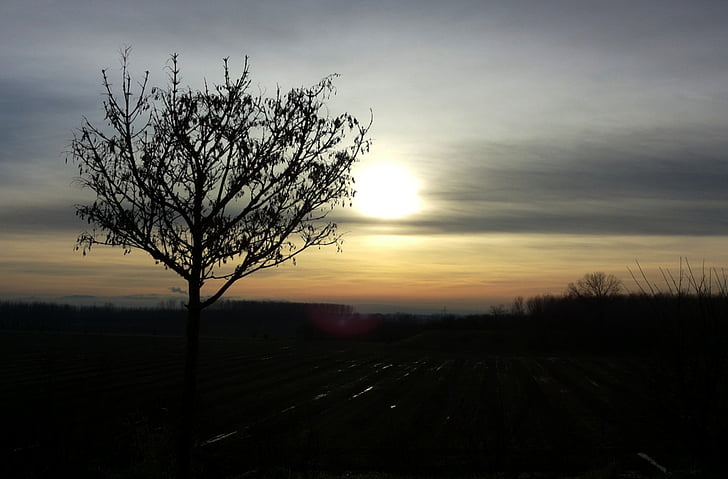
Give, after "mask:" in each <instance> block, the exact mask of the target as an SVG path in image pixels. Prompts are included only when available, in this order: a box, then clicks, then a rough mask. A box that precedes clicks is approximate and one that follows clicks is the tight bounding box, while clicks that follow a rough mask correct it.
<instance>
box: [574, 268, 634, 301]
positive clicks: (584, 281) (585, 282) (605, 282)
mask: <svg viewBox="0 0 728 479" xmlns="http://www.w3.org/2000/svg"><path fill="white" fill-rule="evenodd" d="M621 292H622V281H620V280H619V279H618V278H617V277H616V276H614V275H613V274H606V273H603V272H601V271H598V272H596V273H587V274H585V275H584V277H583V278H581V279H580V280H579V281H577V282H576V283H569V286H568V287H567V294H569V295H570V296H574V297H577V298H599V299H601V298H610V297H613V296H617V295H618V294H619V293H621Z"/></svg>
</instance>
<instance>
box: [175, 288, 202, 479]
mask: <svg viewBox="0 0 728 479" xmlns="http://www.w3.org/2000/svg"><path fill="white" fill-rule="evenodd" d="M201 309H202V308H201V302H200V287H199V286H197V285H193V284H192V282H190V284H189V304H188V305H187V330H186V335H185V337H186V347H185V372H184V386H183V390H182V410H181V411H180V418H179V421H180V422H179V437H178V444H177V447H178V449H177V476H178V477H179V478H180V479H189V478H191V477H192V467H191V466H192V446H193V434H192V431H193V427H194V423H195V396H196V393H197V356H198V351H199V336H200V312H201Z"/></svg>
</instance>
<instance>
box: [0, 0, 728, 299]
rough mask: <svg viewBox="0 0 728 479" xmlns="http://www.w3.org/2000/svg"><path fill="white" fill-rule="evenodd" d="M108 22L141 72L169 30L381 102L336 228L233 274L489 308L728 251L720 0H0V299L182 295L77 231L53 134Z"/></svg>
mask: <svg viewBox="0 0 728 479" xmlns="http://www.w3.org/2000/svg"><path fill="white" fill-rule="evenodd" d="M124 46H131V47H132V55H131V65H132V71H133V73H135V74H137V75H139V74H142V73H143V72H144V71H145V70H149V71H150V72H151V83H152V84H156V85H164V83H165V81H166V73H165V70H164V67H165V65H166V62H167V60H168V58H169V55H170V54H171V53H173V52H177V53H179V55H180V63H181V69H182V74H183V79H184V82H185V83H186V84H189V85H191V86H192V87H199V86H200V85H202V83H203V80H204V79H207V80H208V81H210V82H212V83H215V82H218V81H221V79H222V77H221V65H222V58H224V57H230V62H231V65H232V67H233V72H234V73H240V72H241V65H242V62H243V59H244V56H245V55H248V56H249V57H250V69H251V74H252V78H253V82H254V84H255V85H256V88H258V87H259V88H260V89H261V90H264V91H268V92H272V91H274V89H275V87H276V85H280V86H281V87H282V88H284V89H287V88H290V87H293V86H302V85H311V84H314V83H316V82H317V81H318V80H319V79H321V78H322V77H323V76H325V75H327V74H330V73H334V72H336V73H339V74H340V75H341V76H340V77H339V78H338V79H337V80H336V87H337V95H336V97H335V98H333V100H332V101H331V103H330V110H331V112H332V113H340V112H343V111H348V112H350V113H352V114H354V115H356V116H358V117H360V118H361V119H367V118H368V115H369V109H370V108H371V110H372V111H373V112H374V124H373V127H372V130H371V137H372V139H373V141H374V143H373V145H372V150H371V152H370V154H368V155H366V156H364V157H363V158H362V161H361V162H360V163H359V164H358V165H357V167H356V170H355V174H356V175H357V177H360V178H362V184H361V186H362V191H361V195H360V197H359V200H358V201H355V205H354V206H355V207H354V208H353V209H348V210H342V211H339V212H337V213H336V215H335V219H336V220H337V222H338V223H339V225H340V230H341V231H343V232H346V237H345V243H344V247H343V251H342V252H341V253H337V252H336V251H335V249H322V250H320V251H318V250H316V251H311V252H307V253H306V254H303V255H302V256H300V258H299V260H298V263H297V265H296V266H293V265H286V266H281V267H279V268H277V269H273V270H269V271H266V272H261V273H258V274H256V275H254V276H251V277H249V278H246V279H243V280H241V281H240V282H239V283H238V284H237V285H236V286H235V287H234V288H232V289H231V290H230V292H229V293H228V295H227V297H229V298H242V299H276V300H289V301H312V302H313V301H315V302H319V301H325V302H344V303H349V304H354V305H358V307H359V308H360V309H361V310H369V311H371V310H387V311H392V310H403V311H428V312H437V311H442V310H444V309H447V310H448V311H454V312H465V311H472V312H478V311H481V312H484V311H487V310H488V309H489V307H490V306H491V305H494V304H498V303H506V304H508V303H510V302H511V300H512V299H513V297H515V296H517V295H522V296H526V297H528V296H532V295H535V294H540V293H547V292H550V293H561V292H563V291H564V289H565V287H566V285H567V283H568V282H570V281H574V280H576V279H578V278H579V277H581V276H582V275H584V274H585V273H588V272H593V271H604V272H607V273H612V274H615V275H616V276H617V277H619V278H621V279H623V280H624V281H625V284H626V285H627V286H628V287H630V288H634V283H633V282H632V281H631V279H630V277H629V274H628V271H627V267H632V266H633V265H634V264H635V260H638V261H639V262H640V263H641V264H642V266H643V267H645V268H646V270H647V271H648V272H650V274H654V275H655V276H654V280H655V281H658V280H659V279H660V278H659V276H658V273H657V270H656V268H657V267H658V266H661V267H666V268H671V269H676V268H677V265H678V259H679V258H680V257H681V256H682V257H687V258H688V259H689V260H690V261H691V262H692V264H693V265H694V266H697V267H699V266H700V264H701V263H702V262H703V261H705V263H706V264H707V265H710V266H715V267H719V268H720V267H724V266H728V2H725V1H722V0H721V1H687V0H685V1H670V0H663V1H638V0H630V1H609V2H605V1H599V2H597V1H560V0H554V1H539V0H534V1H519V0H511V1H502V2H496V1H486V0H482V1H459V0H450V1H440V2H434V1H397V2H391V1H377V2H375V1H365V0H362V1H358V2H347V1H341V0H339V1H306V2H294V1H265V2H263V1H237V0H227V1H214V0H213V1H205V2H201V1H198V2H189V1H172V0H164V1H148V0H145V1H137V0H130V1H126V2H101V1H90V0H89V1H81V0H64V1H60V0H59V1H52V0H45V1H40V0H38V1H36V0H3V1H2V3H0V299H18V298H20V299H35V300H57V301H82V300H83V301H86V302H99V303H101V302H106V301H112V302H114V303H116V304H138V303H139V302H146V303H148V304H156V303H158V302H159V300H160V299H163V298H172V297H174V298H180V299H182V298H183V295H182V293H181V292H182V291H184V289H185V284H184V282H183V281H182V280H181V279H180V278H178V277H176V276H175V275H174V273H171V272H168V271H165V270H164V269H163V268H161V267H159V266H155V265H154V262H153V261H152V260H151V259H150V258H149V257H148V256H147V255H146V254H145V253H143V252H140V251H135V252H133V253H132V254H131V255H128V256H124V255H123V254H122V251H121V250H118V249H103V248H97V249H95V250H94V251H93V252H92V253H91V255H90V256H87V257H82V255H81V254H80V253H78V252H75V251H74V250H73V247H74V243H75V238H76V236H77V235H78V234H79V233H80V232H81V231H82V229H83V228H84V224H82V223H81V222H80V221H79V220H78V219H77V218H76V217H75V216H74V208H73V205H74V204H76V203H79V202H82V201H85V200H87V199H88V198H89V196H88V192H84V191H82V190H81V189H79V188H78V186H77V185H76V184H74V175H75V174H76V173H77V171H76V169H75V168H73V166H71V165H66V164H65V158H66V151H67V150H68V147H69V144H70V140H71V138H72V136H73V131H74V130H75V129H76V128H78V127H80V126H81V122H82V118H83V117H84V116H86V117H88V118H89V119H90V120H91V121H92V122H93V121H96V120H99V119H100V118H101V117H102V116H101V114H102V109H101V108H102V106H101V101H102V97H101V92H102V85H101V75H100V71H101V69H103V68H108V69H109V70H110V73H111V77H112V79H113V78H115V77H114V75H115V74H117V73H118V71H119V52H120V50H121V49H122V48H123V47H124ZM379 168H383V169H384V170H379ZM382 171H384V173H382ZM372 175H373V176H374V177H375V178H379V179H383V178H394V179H397V181H395V183H396V185H397V186H399V188H397V192H396V193H397V194H394V196H389V195H390V192H387V191H374V192H373V191H372V189H371V187H370V188H369V190H368V191H365V190H366V186H367V181H366V178H367V177H371V176H372ZM375 185H377V187H379V188H383V189H385V190H386V189H387V185H388V182H386V181H383V180H382V181H379V182H375ZM408 192H409V193H408ZM397 195H399V196H397ZM377 198H379V199H381V198H385V199H387V201H388V204H390V205H391V210H390V213H393V214H394V213H396V214H397V216H396V217H394V218H383V217H381V215H382V212H381V211H379V212H378V210H377V201H378V199H377ZM373 215H378V216H373Z"/></svg>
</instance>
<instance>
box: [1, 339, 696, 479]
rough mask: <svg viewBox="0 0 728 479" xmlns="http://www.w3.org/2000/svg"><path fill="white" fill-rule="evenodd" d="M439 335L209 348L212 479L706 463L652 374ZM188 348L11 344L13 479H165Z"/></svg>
mask: <svg viewBox="0 0 728 479" xmlns="http://www.w3.org/2000/svg"><path fill="white" fill-rule="evenodd" d="M427 334H428V335H430V336H429V337H428V336H427V335H424V336H422V337H419V338H410V339H408V340H405V341H400V342H392V343H389V344H385V343H376V342H354V341H349V342H343V341H338V342H337V341H303V340H298V341H293V340H268V341H265V340H248V339H211V338H207V339H203V342H202V346H201V367H200V371H199V378H200V379H199V392H200V399H199V417H198V418H197V437H198V443H197V447H196V449H195V464H196V470H197V474H198V475H199V476H200V477H240V475H241V474H243V473H245V472H246V471H254V470H258V471H262V470H283V471H289V472H290V471H296V473H297V474H304V475H305V474H306V473H307V472H310V471H318V472H320V471H330V472H331V473H332V474H336V473H343V472H344V471H355V472H356V471H373V472H374V473H377V472H378V473H391V474H403V475H428V476H436V475H453V474H455V475H458V474H460V475H464V476H465V475H467V476H469V477H472V476H470V475H472V474H495V473H506V474H507V473H509V472H512V473H516V472H538V474H539V475H538V476H521V477H560V476H563V475H579V474H583V473H584V472H585V471H593V470H609V471H611V472H610V474H609V477H629V476H628V474H635V475H633V476H632V477H648V476H650V475H653V474H657V473H659V470H658V469H657V468H656V467H655V466H653V465H650V464H649V463H648V461H647V460H645V459H643V458H640V457H639V456H638V453H643V454H647V455H649V456H650V457H651V458H653V459H654V460H655V461H656V462H657V463H659V464H660V465H662V466H664V467H666V468H667V469H668V470H675V469H679V470H683V471H684V470H688V469H690V468H691V467H692V466H693V464H694V463H695V461H696V460H697V459H696V456H695V455H694V452H695V449H696V447H697V444H698V443H697V442H696V441H695V439H694V438H691V437H687V436H685V432H684V430H683V429H681V428H680V427H678V426H677V424H679V422H680V418H678V417H676V413H675V412H674V409H673V408H672V405H671V399H670V398H669V397H668V396H666V394H665V393H664V391H665V388H664V384H662V380H661V379H660V375H659V368H657V367H656V366H655V363H654V361H653V360H649V359H646V358H644V357H640V356H636V355H612V356H589V355H578V356H577V355H568V356H567V355H550V356H547V355H531V354H524V353H522V352H521V353H519V352H518V351H511V352H508V351H504V350H503V348H501V350H500V351H497V352H494V351H489V350H488V349H487V348H486V347H483V348H479V347H478V345H477V344H473V342H472V341H470V342H469V343H468V345H467V347H463V348H458V347H457V344H450V345H449V347H447V348H443V347H441V345H440V344H438V341H440V340H441V339H442V337H439V338H440V339H438V340H435V339H434V337H433V336H432V335H433V333H427ZM461 336H462V334H461V335H460V336H459V337H461ZM458 341H459V340H458ZM492 341H493V338H489V339H488V342H492ZM476 342H477V339H476ZM182 343H183V341H182V339H181V338H179V337H163V336H123V335H93V334H64V333H38V332H34V333H29V332H27V333H26V332H11V331H0V359H1V361H0V411H1V413H0V414H2V417H1V418H0V421H1V423H2V428H3V434H2V442H1V443H0V447H1V448H2V449H1V454H2V457H0V459H1V460H2V466H1V467H2V469H0V476H2V477H60V476H57V475H58V474H71V476H69V477H164V475H165V474H166V473H167V472H168V471H169V470H172V469H171V468H170V464H171V463H172V456H171V445H170V442H171V440H172V437H173V430H174V427H175V410H176V408H177V396H178V391H179V390H180V379H181V375H182V374H181V365H182ZM450 343H453V340H452V339H451V340H450ZM484 344H485V343H484ZM246 477H254V476H246ZM372 477H374V476H372ZM513 477H518V476H517V475H514V476H513ZM600 477H601V476H600ZM605 477H607V476H605Z"/></svg>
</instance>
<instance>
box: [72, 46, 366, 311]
mask: <svg viewBox="0 0 728 479" xmlns="http://www.w3.org/2000/svg"><path fill="white" fill-rule="evenodd" d="M128 57H129V52H128V50H127V51H126V52H124V55H123V56H122V74H121V80H122V82H121V92H120V94H117V93H115V92H114V89H113V88H112V87H113V85H112V82H111V80H110V78H109V76H108V72H107V71H103V85H104V89H105V94H104V97H105V99H104V112H105V120H106V125H105V126H106V128H101V127H98V126H95V125H93V124H91V123H90V122H89V121H88V120H85V121H84V124H83V126H82V127H81V128H80V130H79V131H78V132H77V134H76V135H75V136H74V139H73V142H72V148H71V155H70V156H71V157H72V158H73V161H74V163H75V164H76V165H77V166H78V170H79V176H80V180H81V183H82V185H83V186H84V187H86V188H89V189H91V190H92V191H93V192H94V193H95V194H96V200H95V201H94V202H93V203H91V204H87V205H80V206H78V207H77V214H78V216H80V217H81V218H82V219H84V220H86V221H87V222H88V223H89V224H91V225H93V227H94V228H93V229H92V230H91V231H86V232H84V233H82V234H81V235H80V236H79V238H78V243H77V247H78V248H80V249H82V250H83V252H84V254H85V253H86V252H87V251H88V250H89V249H91V247H92V246H93V245H96V244H102V245H111V246H120V247H122V248H124V250H125V252H129V251H130V250H131V249H132V248H139V249H142V250H144V251H146V252H148V253H149V254H150V255H151V256H152V257H153V258H154V260H155V261H156V262H158V263H161V264H163V265H164V266H165V267H166V268H169V269H171V270H173V271H174V272H176V273H177V274H179V275H180V276H181V277H182V278H184V279H185V280H187V281H188V282H189V281H194V282H197V283H199V285H200V286H202V284H203V283H204V281H205V280H208V279H219V280H223V282H222V285H221V286H220V287H219V288H218V290H217V291H216V292H215V293H214V294H213V295H211V296H210V297H209V298H208V299H207V300H206V301H205V302H204V303H203V307H204V306H206V305H209V304H211V303H212V302H214V301H215V300H216V299H217V298H219V297H220V296H221V295H222V294H223V293H224V292H225V291H226V290H227V289H228V288H229V287H230V286H231V285H232V284H233V283H234V282H235V281H237V280H238V279H240V278H242V277H244V276H247V275H249V274H252V273H254V272H255V271H258V270H261V269H264V268H270V267H272V266H276V265H278V264H280V263H282V262H284V261H287V260H289V259H294V258H295V256H296V255H297V254H299V253H300V252H302V251H304V250H305V249H307V248H309V247H311V246H320V245H329V244H339V240H340V236H339V235H338V234H337V230H336V224H335V223H333V222H330V221H325V218H326V216H327V214H328V213H329V212H330V211H331V210H332V208H334V207H335V206H337V205H342V204H346V203H349V202H350V200H351V198H352V196H353V189H352V177H351V167H352V165H353V164H354V162H355V161H356V160H357V158H358V157H359V155H360V154H362V153H364V152H366V151H367V150H368V148H369V142H370V140H369V139H367V138H366V134H367V132H368V129H369V125H370V124H371V122H370V123H369V125H363V124H361V123H360V122H359V121H358V120H357V119H356V118H355V117H354V116H352V115H350V114H348V113H343V114H341V115H338V116H335V117H329V116H328V112H327V109H326V101H327V100H328V99H329V98H330V96H331V95H332V94H333V93H334V86H333V81H334V79H335V77H336V75H329V76H326V77H324V78H323V79H322V80H321V81H320V82H318V83H317V84H316V85H313V86H311V87H301V88H294V89H292V90H290V91H288V92H286V93H283V92H281V90H280V88H278V89H277V90H276V92H275V94H274V95H272V96H270V97H265V96H263V95H262V94H255V93H254V92H252V88H251V80H250V75H249V67H248V60H247V58H246V60H245V64H244V69H243V72H242V74H241V75H240V76H239V77H237V78H233V77H232V76H231V74H230V68H229V65H228V60H227V59H225V60H224V62H223V74H224V80H223V81H222V82H221V83H220V84H215V85H208V84H207V82H206V83H205V88H204V89H203V90H201V91H194V90H192V89H191V88H189V87H187V88H184V87H182V85H181V76H180V69H179V63H178V57H177V55H173V56H172V57H171V61H170V65H169V84H168V85H167V87H165V88H160V87H152V88H149V86H148V78H149V73H148V72H147V73H146V75H145V76H144V78H143V80H142V81H141V82H139V83H136V82H134V81H133V80H132V78H131V75H130V72H129V66H128ZM135 86H136V87H137V88H136V91H134V90H135V88H134V87H135ZM347 133H353V135H354V138H353V141H352V142H351V144H350V145H348V146H346V147H342V141H343V140H344V138H345V136H346V134H347Z"/></svg>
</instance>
